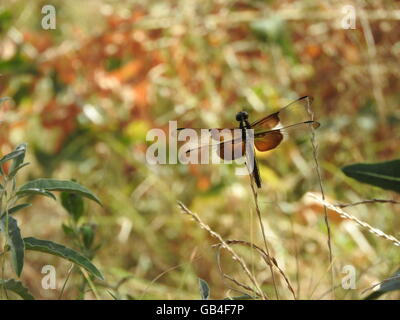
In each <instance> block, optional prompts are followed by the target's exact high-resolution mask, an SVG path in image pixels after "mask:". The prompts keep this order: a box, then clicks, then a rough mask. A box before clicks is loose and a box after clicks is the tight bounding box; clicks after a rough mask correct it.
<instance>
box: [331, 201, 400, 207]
mask: <svg viewBox="0 0 400 320" xmlns="http://www.w3.org/2000/svg"><path fill="white" fill-rule="evenodd" d="M371 203H391V204H400V202H399V201H396V200H390V199H369V200H362V201H357V202H353V203H340V204H337V205H336V206H337V207H339V208H346V207H354V206H358V205H360V204H371Z"/></svg>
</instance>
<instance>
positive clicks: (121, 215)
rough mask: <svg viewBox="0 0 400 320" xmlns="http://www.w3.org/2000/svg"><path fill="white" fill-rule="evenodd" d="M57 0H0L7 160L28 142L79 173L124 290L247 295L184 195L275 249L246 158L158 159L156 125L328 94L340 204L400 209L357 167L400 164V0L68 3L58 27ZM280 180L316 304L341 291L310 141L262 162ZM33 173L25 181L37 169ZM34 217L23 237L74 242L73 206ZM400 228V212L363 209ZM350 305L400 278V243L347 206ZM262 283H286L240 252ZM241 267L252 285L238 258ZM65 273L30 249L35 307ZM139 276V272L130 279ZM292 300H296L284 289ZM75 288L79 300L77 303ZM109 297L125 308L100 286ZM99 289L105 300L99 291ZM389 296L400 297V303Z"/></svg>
mask: <svg viewBox="0 0 400 320" xmlns="http://www.w3.org/2000/svg"><path fill="white" fill-rule="evenodd" d="M46 4H49V3H48V1H29V2H27V1H21V0H12V1H7V2H2V3H1V5H0V35H1V37H0V74H1V77H0V96H2V97H4V96H9V97H11V98H12V99H13V101H11V102H10V101H8V102H5V103H4V104H3V109H2V121H3V122H2V125H1V127H0V154H5V153H7V152H10V151H11V150H12V149H13V148H14V147H15V146H16V145H17V144H18V143H21V142H23V141H26V142H28V144H29V148H30V149H29V150H30V153H29V152H28V160H29V161H30V162H32V163H33V164H34V165H33V166H30V167H29V169H26V171H25V175H26V176H25V178H28V177H29V178H36V177H40V176H45V177H55V178H64V179H70V178H73V179H76V180H77V181H78V182H81V183H83V184H84V185H85V186H87V187H89V188H90V189H91V190H93V191H94V192H95V193H96V194H97V195H98V196H99V197H100V198H101V200H102V202H103V203H104V204H105V206H104V208H99V207H96V206H92V205H90V206H88V215H87V216H86V217H85V218H84V219H85V221H86V222H87V223H96V224H97V225H98V228H97V235H96V243H98V244H100V245H101V247H100V249H98V251H97V253H96V257H95V263H96V265H98V266H99V267H100V269H101V270H102V272H103V273H104V274H105V276H106V282H107V284H108V285H109V286H110V287H113V286H114V287H115V286H116V285H117V284H118V282H119V281H121V279H125V280H126V281H124V282H123V283H122V282H121V283H119V284H120V286H119V287H118V292H119V293H120V294H121V297H130V298H134V299H141V298H143V299H148V298H155V299H161V298H165V299H182V298H185V299H192V298H194V299H198V298H199V291H198V284H197V278H198V277H201V278H202V279H205V280H206V281H207V282H208V283H209V285H210V288H211V298H223V297H226V296H229V295H230V296H234V295H240V293H238V292H236V291H235V290H234V289H238V288H235V287H234V285H232V284H231V283H228V282H227V281H226V280H224V279H223V278H222V276H221V273H220V271H219V269H218V265H217V262H216V251H215V249H214V248H211V244H213V243H215V241H216V240H215V239H213V238H211V237H210V236H209V235H208V234H207V233H206V232H205V231H204V230H203V229H201V228H200V227H199V226H198V225H196V223H194V222H193V221H191V220H190V219H188V217H187V216H183V215H182V214H181V213H180V210H179V209H178V207H177V201H178V200H180V201H182V202H183V203H185V205H187V206H188V207H189V208H190V209H191V210H193V211H194V212H196V213H198V214H199V216H200V217H201V218H202V219H203V221H205V222H206V223H207V224H209V225H210V226H211V227H212V228H213V229H214V230H215V231H217V232H218V233H220V234H221V235H222V236H223V237H224V238H225V239H242V240H246V241H252V242H255V243H258V244H260V245H261V244H262V238H261V234H260V232H259V227H258V222H257V219H256V215H255V213H254V205H253V199H252V195H251V189H250V186H249V179H248V177H246V176H237V175H235V174H234V167H233V166H222V165H207V166H206V165H202V166H194V165H190V166H184V165H156V166H151V165H148V164H147V163H146V158H145V154H146V148H147V146H148V145H149V144H150V143H151V142H149V141H146V134H147V131H148V130H149V129H151V128H162V129H165V130H167V129H168V121H170V120H177V121H178V123H179V125H180V126H193V127H220V126H231V125H232V124H233V123H234V119H235V114H236V112H238V111H240V110H246V111H248V112H249V114H250V119H253V120H255V119H257V118H259V117H262V116H263V115H266V114H268V113H271V112H273V111H274V110H276V109H278V108H279V107H282V106H284V105H285V104H287V103H288V102H290V101H292V100H294V99H296V98H298V97H300V96H303V95H311V96H313V97H314V99H315V100H314V103H313V110H314V112H315V114H316V118H317V119H318V121H320V122H321V127H320V128H319V129H318V131H317V140H318V144H319V150H318V154H319V161H320V166H321V171H322V179H323V184H324V188H325V192H326V195H327V197H328V199H329V200H330V201H332V202H334V203H337V202H353V201H358V200H360V199H370V198H390V199H399V197H398V196H397V197H396V194H395V193H391V192H389V191H384V190H380V189H378V188H374V187H371V186H368V185H362V184H359V183H357V182H356V181H354V180H351V179H350V178H347V177H346V176H345V175H344V174H343V173H342V172H341V171H340V168H341V167H342V166H344V165H347V164H350V163H353V162H374V161H383V160H390V159H393V158H396V157H399V148H398V143H399V122H400V108H399V104H400V94H399V92H400V80H399V72H400V69H399V59H400V37H399V33H398V30H399V28H400V20H399V16H400V5H399V4H398V3H397V2H394V1H383V0H381V1H351V2H348V1H345V2H341V1H323V2H314V1H301V2H300V1H289V0H285V1H261V0H260V1H250V0H248V1H235V0H232V1H228V0H218V1H185V0H175V1H173V0H170V1H153V0H149V1H146V2H143V1H133V0H132V1H123V2H118V1H85V2H82V1H76V0H70V1H52V4H53V5H54V6H55V8H56V12H57V27H56V29H55V30H43V29H42V27H41V19H42V17H43V15H42V14H41V8H42V6H44V5H46ZM348 4H351V5H354V6H355V8H356V18H357V20H356V28H355V29H354V30H353V29H348V30H346V29H343V28H342V26H341V20H342V19H343V16H344V14H343V12H342V8H343V6H344V5H348ZM258 157H259V159H260V170H261V175H262V177H263V180H264V184H263V188H262V189H261V191H260V195H259V200H260V205H261V211H262V214H263V223H264V226H265V228H266V233H267V237H268V240H269V242H270V244H271V248H272V251H273V252H274V255H275V257H276V259H277V261H278V262H279V265H280V266H281V268H282V269H283V270H284V271H285V273H286V274H287V275H288V277H289V278H290V280H291V282H292V283H293V285H294V287H295V290H296V291H297V293H298V295H299V297H300V298H304V299H309V298H329V297H330V295H329V294H328V295H327V294H326V293H327V292H328V291H329V289H330V278H329V272H327V270H328V268H329V263H328V261H329V259H328V249H327V245H326V237H327V236H326V228H325V225H324V216H323V210H322V208H321V206H320V205H319V204H316V203H313V202H312V201H310V200H309V199H308V198H306V197H305V194H306V193H307V192H309V191H311V192H319V187H318V180H317V176H316V173H315V167H314V162H313V158H312V149H311V147H310V143H309V137H307V136H306V137H305V136H303V137H298V139H292V140H289V141H287V142H286V143H285V144H282V145H281V146H280V148H278V149H277V150H275V151H273V152H267V153H263V154H259V155H258ZM22 179H23V177H22ZM35 202H36V203H35V206H33V207H32V208H29V209H26V212H25V213H24V214H21V215H19V217H18V219H19V220H20V221H21V223H22V224H23V227H22V228H23V229H24V230H25V233H27V230H28V231H29V233H30V234H24V236H37V237H40V238H43V239H54V240H57V241H59V242H61V243H63V242H64V243H68V238H67V237H65V236H63V233H62V232H61V225H62V223H63V222H64V221H65V220H66V219H67V216H68V215H67V212H66V211H65V210H64V209H63V208H62V207H61V205H60V204H59V203H56V202H51V201H50V200H48V199H36V200H35ZM347 211H349V212H351V213H352V214H354V215H355V216H357V217H358V218H360V219H362V220H364V221H366V222H368V223H369V224H371V225H373V226H375V227H377V228H380V229H382V230H383V231H385V232H386V233H389V234H393V235H395V236H396V235H397V237H399V236H400V216H399V213H400V212H399V208H398V207H396V206H395V205H385V204H376V205H368V206H357V207H354V208H348V209H347ZM330 221H331V227H332V233H333V236H332V243H333V253H334V269H335V283H336V284H337V285H339V287H338V288H337V289H336V297H337V298H341V299H347V298H360V297H362V296H363V295H362V290H363V289H365V288H367V287H369V286H371V285H372V284H374V283H376V282H377V281H380V280H382V279H384V278H386V277H388V276H389V275H390V274H392V273H393V272H394V271H395V270H396V269H397V268H398V262H399V257H400V254H399V249H398V248H396V247H394V246H393V244H392V243H390V242H387V241H385V240H382V239H378V238H375V237H374V236H373V235H371V234H369V233H367V232H365V231H364V230H360V229H358V228H357V227H355V226H354V225H353V224H352V223H351V222H347V221H345V220H341V219H340V218H338V216H336V215H335V214H334V213H332V214H331V213H330ZM237 250H238V252H240V253H241V254H242V255H243V257H244V258H245V260H246V261H247V262H248V264H249V265H251V268H252V270H253V271H254V273H255V274H256V275H257V279H258V280H259V281H260V283H262V284H263V289H264V290H265V291H266V292H267V293H268V294H270V295H271V296H273V289H272V282H271V275H270V273H269V269H268V268H265V265H264V264H263V263H262V261H259V259H258V258H257V255H255V254H254V253H252V252H251V251H249V250H248V249H244V248H242V249H241V248H237ZM221 262H222V264H223V268H224V272H226V273H228V274H231V275H234V276H235V277H237V278H238V279H241V277H242V278H243V275H242V271H241V269H240V267H238V265H237V263H235V261H233V260H232V259H231V258H230V257H229V256H228V255H227V254H226V253H223V255H222V257H221ZM45 264H53V265H57V272H58V273H57V279H58V281H59V283H58V287H59V289H60V288H61V284H62V283H63V281H64V280H65V278H66V275H67V271H68V269H69V264H68V263H65V262H63V261H59V260H58V259H53V258H51V257H47V256H43V255H37V256H36V255H35V254H31V253H30V254H29V255H28V256H27V262H26V266H25V271H24V274H23V278H22V280H23V281H24V283H26V284H27V286H28V287H29V289H30V290H31V292H32V293H34V295H35V296H36V297H39V298H57V297H58V295H59V291H60V290H59V289H58V290H53V291H51V290H43V289H42V288H41V286H40V283H41V278H42V274H41V273H40V270H41V268H42V266H43V265H45ZM345 265H353V266H354V267H355V268H356V270H357V289H356V290H344V289H342V288H341V287H340V283H341V279H342V277H343V276H344V274H342V268H343V266H345ZM125 277H128V278H125ZM278 283H279V285H278V287H279V291H280V297H281V298H291V294H290V292H289V291H288V290H287V289H286V287H285V285H284V282H283V280H282V279H279V281H278ZM73 284H74V282H73V280H70V282H69V283H68V284H67V289H66V292H65V293H64V296H63V297H64V298H71V299H73V298H76V287H75V286H74V285H73ZM100 294H101V297H103V298H107V299H108V298H110V299H111V298H112V297H111V296H110V295H109V294H108V293H107V291H105V290H100ZM92 297H93V296H92V295H91V294H90V293H88V294H87V297H86V298H92ZM387 297H389V298H390V297H392V298H395V297H398V294H397V296H396V293H393V294H391V295H388V296H387Z"/></svg>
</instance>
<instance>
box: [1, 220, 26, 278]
mask: <svg viewBox="0 0 400 320" xmlns="http://www.w3.org/2000/svg"><path fill="white" fill-rule="evenodd" d="M6 220H7V216H3V217H2V218H1V220H0V229H2V231H3V232H6V229H7V228H6ZM7 244H8V245H9V246H10V249H11V257H12V259H11V261H12V266H13V269H14V271H15V273H16V274H17V276H18V277H19V276H20V275H21V272H22V268H23V267H24V255H25V245H24V241H23V240H22V237H21V232H20V230H19V227H18V223H17V220H15V219H14V218H13V217H10V216H8V234H7Z"/></svg>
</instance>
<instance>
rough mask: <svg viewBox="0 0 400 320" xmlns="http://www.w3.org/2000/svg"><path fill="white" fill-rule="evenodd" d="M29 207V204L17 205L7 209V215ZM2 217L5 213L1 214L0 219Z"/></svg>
mask: <svg viewBox="0 0 400 320" xmlns="http://www.w3.org/2000/svg"><path fill="white" fill-rule="evenodd" d="M30 206H31V204H30V203H22V204H18V205H16V206H15V207H12V208H10V209H8V214H13V213H15V212H17V211H20V210H22V209H25V208H27V207H30ZM4 215H5V213H3V215H2V216H1V217H3V216H4Z"/></svg>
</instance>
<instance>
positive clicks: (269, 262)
mask: <svg viewBox="0 0 400 320" xmlns="http://www.w3.org/2000/svg"><path fill="white" fill-rule="evenodd" d="M225 242H226V243H227V244H229V245H232V244H233V245H235V244H239V245H244V246H247V247H250V248H254V249H256V250H257V252H258V253H259V254H261V256H262V258H263V259H264V261H265V263H266V264H267V265H268V266H271V267H272V266H274V267H275V268H277V269H278V272H279V273H280V274H281V276H282V277H283V279H284V280H285V282H286V285H287V287H288V289H289V290H290V292H291V293H292V295H293V298H294V299H296V294H295V292H294V290H293V287H292V285H291V283H290V281H289V278H288V277H287V276H286V274H285V272H284V271H283V270H282V269H281V268H280V267H279V265H278V262H277V261H276V260H275V258H273V257H271V256H270V255H269V254H268V253H266V252H265V251H264V250H263V249H261V248H260V247H259V246H257V245H255V244H253V243H251V242H248V241H244V240H226V241H225ZM213 247H218V248H220V247H221V244H220V243H217V244H214V245H213ZM221 271H222V270H221ZM224 276H227V278H228V279H230V280H232V281H233V280H234V279H232V278H231V277H230V276H228V275H226V274H225V273H224ZM235 283H236V281H235Z"/></svg>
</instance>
